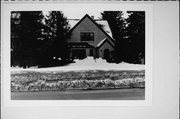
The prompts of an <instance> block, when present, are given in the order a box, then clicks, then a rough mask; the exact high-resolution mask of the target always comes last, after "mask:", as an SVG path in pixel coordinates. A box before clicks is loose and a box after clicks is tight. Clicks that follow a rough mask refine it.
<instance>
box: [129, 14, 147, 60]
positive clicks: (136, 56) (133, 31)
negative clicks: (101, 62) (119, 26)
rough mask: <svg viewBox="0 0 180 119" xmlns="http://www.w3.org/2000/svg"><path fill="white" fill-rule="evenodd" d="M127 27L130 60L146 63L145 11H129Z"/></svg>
mask: <svg viewBox="0 0 180 119" xmlns="http://www.w3.org/2000/svg"><path fill="white" fill-rule="evenodd" d="M128 13H129V14H130V15H129V18H128V19H127V20H126V21H127V23H128V26H127V28H126V31H127V36H128V38H127V39H128V42H129V44H130V49H129V52H130V54H129V56H130V57H129V61H131V62H133V63H145V12H143V11H129V12H128Z"/></svg>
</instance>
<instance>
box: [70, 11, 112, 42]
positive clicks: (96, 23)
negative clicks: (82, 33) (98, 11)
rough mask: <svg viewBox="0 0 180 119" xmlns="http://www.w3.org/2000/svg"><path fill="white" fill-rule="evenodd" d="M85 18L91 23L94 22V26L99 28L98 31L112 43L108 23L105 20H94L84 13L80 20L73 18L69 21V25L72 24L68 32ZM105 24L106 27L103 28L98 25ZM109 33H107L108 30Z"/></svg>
mask: <svg viewBox="0 0 180 119" xmlns="http://www.w3.org/2000/svg"><path fill="white" fill-rule="evenodd" d="M85 18H88V19H89V20H90V21H91V22H92V23H93V24H95V26H96V27H98V29H100V31H102V32H103V33H104V34H105V35H106V36H107V37H108V38H109V39H110V40H111V41H112V42H113V43H114V39H113V38H112V33H111V30H110V28H109V25H108V23H107V21H103V22H102V21H100V20H99V21H97V22H96V21H94V20H93V19H92V18H91V17H90V16H89V15H88V14H86V15H85V16H84V17H83V18H82V19H81V20H79V21H78V20H77V19H76V20H74V21H73V22H71V25H72V28H71V29H70V32H72V31H73V30H74V29H75V28H76V27H77V26H78V25H79V24H80V23H81V22H82V21H83V20H84V19H85ZM99 24H100V25H105V26H106V28H105V29H103V28H101V26H100V25H99ZM107 31H108V32H109V33H108V32H107Z"/></svg>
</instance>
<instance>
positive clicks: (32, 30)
mask: <svg viewBox="0 0 180 119" xmlns="http://www.w3.org/2000/svg"><path fill="white" fill-rule="evenodd" d="M42 20H43V14H42V12H41V11H33V12H29V11H19V12H12V13H11V59H12V60H11V61H12V62H11V65H13V66H14V65H18V66H23V67H29V66H36V65H38V61H39V56H40V54H41V52H42V51H41V50H42V49H43V48H42V47H41V41H42V40H43V39H42V38H43V37H42V31H43V29H44V25H43V23H42Z"/></svg>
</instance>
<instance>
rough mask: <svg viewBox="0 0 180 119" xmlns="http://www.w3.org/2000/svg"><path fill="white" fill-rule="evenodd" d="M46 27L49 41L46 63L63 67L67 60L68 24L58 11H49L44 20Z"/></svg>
mask: <svg viewBox="0 0 180 119" xmlns="http://www.w3.org/2000/svg"><path fill="white" fill-rule="evenodd" d="M46 26H47V27H48V36H49V39H50V41H51V42H50V45H51V46H50V47H49V49H48V50H47V53H46V55H45V56H46V62H51V63H53V64H51V65H64V64H65V63H68V60H69V49H68V44H67V41H66V40H67V38H68V37H70V34H69V29H70V27H69V24H68V21H67V18H66V17H65V16H64V14H63V13H62V12H60V11H51V12H49V15H47V18H46Z"/></svg>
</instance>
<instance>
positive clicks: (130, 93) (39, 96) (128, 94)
mask: <svg viewBox="0 0 180 119" xmlns="http://www.w3.org/2000/svg"><path fill="white" fill-rule="evenodd" d="M11 99H12V100H144V99H145V89H138V88H136V89H108V90H68V91H40V92H11Z"/></svg>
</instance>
